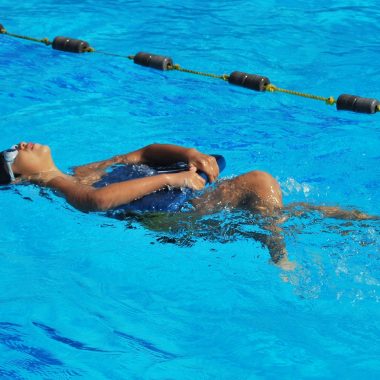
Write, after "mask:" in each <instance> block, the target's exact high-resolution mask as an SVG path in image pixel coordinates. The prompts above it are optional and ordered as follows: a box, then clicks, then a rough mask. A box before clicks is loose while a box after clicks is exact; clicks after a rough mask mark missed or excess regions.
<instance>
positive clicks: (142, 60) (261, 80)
mask: <svg viewBox="0 0 380 380" xmlns="http://www.w3.org/2000/svg"><path fill="white" fill-rule="evenodd" d="M0 34H4V35H7V36H9V37H14V38H19V39H24V40H27V41H31V42H38V43H42V44H44V45H46V46H51V47H52V48H53V49H55V50H61V51H65V52H70V53H97V54H102V55H107V56H113V57H119V58H124V59H128V60H133V62H134V63H136V64H138V65H140V66H145V67H150V68H152V69H156V70H163V71H166V70H177V71H180V72H184V73H188V74H193V75H200V76H204V77H209V78H215V79H221V80H223V81H226V82H228V83H230V84H232V85H235V86H240V87H244V88H247V89H250V90H254V91H259V92H281V93H283V94H288V95H293V96H299V97H303V98H307V99H313V100H319V101H322V102H324V103H326V104H327V105H335V106H336V109H337V110H338V111H352V112H357V113H367V114H374V113H377V112H380V101H379V100H377V99H373V98H364V97H361V96H357V95H349V94H342V95H339V97H338V98H337V99H335V98H334V97H332V96H329V97H323V96H318V95H313V94H308V93H305V92H299V91H293V90H288V89H285V88H280V87H277V86H276V85H274V84H272V83H271V81H270V79H269V78H267V77H265V76H262V75H257V74H249V73H245V72H241V71H234V72H232V73H231V74H213V73H206V72H202V71H196V70H191V69H186V68H183V67H181V66H180V65H179V64H175V63H173V60H172V58H170V57H166V56H163V55H157V54H151V53H145V52H139V53H137V54H135V55H121V54H116V53H112V52H106V51H101V50H95V49H94V48H93V47H91V46H90V44H89V43H88V42H86V41H83V40H78V39H75V38H70V37H62V36H58V37H55V38H54V40H53V41H52V42H51V41H50V40H49V39H48V38H42V39H38V38H33V37H29V36H23V35H19V34H13V33H9V32H8V31H7V30H6V29H5V28H4V26H3V25H2V24H0Z"/></svg>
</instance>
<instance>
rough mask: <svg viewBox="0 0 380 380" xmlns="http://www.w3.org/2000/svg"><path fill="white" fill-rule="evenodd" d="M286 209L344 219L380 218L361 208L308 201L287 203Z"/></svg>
mask: <svg viewBox="0 0 380 380" xmlns="http://www.w3.org/2000/svg"><path fill="white" fill-rule="evenodd" d="M284 210H286V211H288V212H289V213H290V215H294V216H302V215H304V214H306V213H308V212H310V211H318V212H320V213H321V214H322V215H323V216H324V217H325V218H334V219H342V220H379V219H380V217H379V216H376V215H368V214H365V213H364V212H362V211H359V210H347V209H346V210H345V209H342V208H340V207H338V206H318V205H313V204H310V203H306V202H294V203H290V204H289V205H287V206H286V207H285V208H284Z"/></svg>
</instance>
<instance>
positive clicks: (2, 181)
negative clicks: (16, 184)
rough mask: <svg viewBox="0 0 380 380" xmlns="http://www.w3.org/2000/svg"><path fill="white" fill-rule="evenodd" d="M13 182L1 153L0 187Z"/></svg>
mask: <svg viewBox="0 0 380 380" xmlns="http://www.w3.org/2000/svg"><path fill="white" fill-rule="evenodd" d="M11 182H12V179H11V176H10V175H9V172H8V166H7V163H6V162H5V159H4V156H3V153H0V185H8V184H9V183H11Z"/></svg>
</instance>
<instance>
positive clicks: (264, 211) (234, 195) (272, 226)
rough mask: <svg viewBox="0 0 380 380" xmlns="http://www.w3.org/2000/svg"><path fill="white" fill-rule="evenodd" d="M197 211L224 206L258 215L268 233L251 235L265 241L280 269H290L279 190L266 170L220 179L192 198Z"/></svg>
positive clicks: (206, 212) (205, 211)
mask: <svg viewBox="0 0 380 380" xmlns="http://www.w3.org/2000/svg"><path fill="white" fill-rule="evenodd" d="M192 203H193V205H194V206H195V208H196V210H197V211H198V212H199V213H201V214H203V215H204V214H211V213H214V212H217V211H220V210H222V209H224V208H233V209H244V210H249V211H251V212H253V213H254V214H256V215H259V216H262V217H263V218H262V219H261V222H260V224H261V226H262V228H263V229H265V230H267V231H268V232H269V233H268V234H261V233H254V234H253V235H252V237H253V238H254V239H255V240H258V241H260V242H261V243H262V244H263V245H265V246H266V247H267V248H268V250H269V253H270V255H271V258H272V261H273V262H274V263H275V264H276V265H279V266H280V267H282V268H284V269H293V267H294V264H292V263H290V262H289V260H288V258H287V252H286V247H285V240H284V237H283V234H282V229H281V227H280V223H281V218H280V216H281V210H282V207H283V203H282V192H281V188H280V185H279V183H278V182H277V181H276V179H275V178H273V177H272V176H271V175H270V174H268V173H266V172H262V171H258V170H255V171H251V172H249V173H246V174H243V175H241V176H239V177H236V178H233V179H230V180H226V181H224V182H222V183H221V184H220V185H219V186H218V187H217V188H216V189H213V190H211V191H209V192H206V193H205V194H204V195H203V196H201V197H200V198H198V199H194V200H193V201H192Z"/></svg>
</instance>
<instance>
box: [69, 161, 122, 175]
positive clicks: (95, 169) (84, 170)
mask: <svg viewBox="0 0 380 380" xmlns="http://www.w3.org/2000/svg"><path fill="white" fill-rule="evenodd" d="M119 162H120V160H119V157H118V156H115V157H111V158H109V159H107V160H103V161H97V162H92V163H90V164H86V165H80V166H75V167H74V168H73V171H74V174H75V175H76V176H79V177H85V176H88V175H92V174H96V173H99V174H103V173H104V170H105V169H107V168H108V167H110V166H112V165H116V164H118V163H119Z"/></svg>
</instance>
